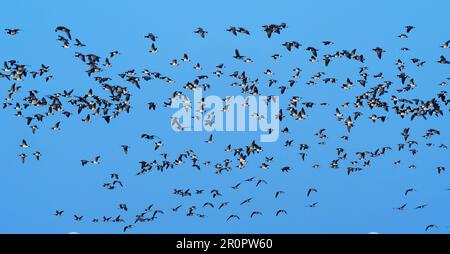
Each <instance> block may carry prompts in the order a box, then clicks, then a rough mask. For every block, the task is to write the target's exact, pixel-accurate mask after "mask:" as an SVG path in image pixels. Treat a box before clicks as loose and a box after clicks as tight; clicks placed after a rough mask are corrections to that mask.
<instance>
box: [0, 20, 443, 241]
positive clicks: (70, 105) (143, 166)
mask: <svg viewBox="0 0 450 254" xmlns="http://www.w3.org/2000/svg"><path fill="white" fill-rule="evenodd" d="M287 28H288V26H287V24H286V23H281V24H268V25H264V26H262V31H263V32H264V33H265V34H266V35H267V38H272V37H273V36H274V35H277V36H280V34H281V33H282V32H283V30H284V29H287ZM414 29H415V27H414V26H406V27H405V30H404V32H402V33H401V34H400V35H398V37H399V38H400V39H402V40H403V39H407V38H408V37H409V36H410V34H411V33H413V32H414ZM226 31H227V32H229V33H231V35H233V36H251V34H252V33H251V32H250V31H249V30H247V29H246V28H243V27H229V28H228V29H226ZM5 32H6V34H7V35H9V36H17V35H19V34H20V33H21V32H22V30H20V29H5ZM193 33H194V34H195V35H196V36H199V37H200V38H201V39H207V37H208V31H206V30H205V29H204V28H201V27H199V28H197V29H195V30H194V31H193ZM55 34H56V36H57V40H58V41H59V42H60V43H61V47H62V48H64V49H67V50H70V49H76V50H75V51H74V57H75V58H76V59H77V61H80V63H82V64H84V65H85V66H86V69H85V72H86V74H85V75H87V76H88V77H89V78H91V79H92V80H93V81H94V82H95V83H97V84H98V85H99V86H100V87H101V88H102V90H103V93H99V94H96V93H94V90H93V89H89V90H88V91H87V92H86V93H82V94H77V93H76V92H75V91H74V90H69V91H67V90H64V91H61V92H57V93H53V94H41V93H40V91H37V90H28V91H25V92H24V93H21V92H22V91H23V90H24V89H26V88H25V87H23V86H22V85H21V83H22V82H23V81H25V80H29V79H32V80H36V81H40V82H51V80H53V79H54V76H53V74H52V73H51V67H50V66H46V65H45V64H42V65H41V66H39V67H38V68H34V69H32V68H31V67H30V66H29V65H27V64H22V63H20V62H19V61H18V60H7V61H5V62H4V64H3V68H2V70H1V72H0V82H1V83H5V82H9V84H10V88H9V90H8V95H7V97H6V98H5V99H4V102H3V109H4V110H13V111H14V112H15V116H16V117H19V118H22V119H24V124H26V125H27V126H28V127H29V129H30V131H31V132H32V133H33V134H38V133H39V131H40V128H41V127H40V125H41V123H42V122H43V121H52V120H51V119H52V116H54V115H62V116H63V117H62V118H61V119H62V120H60V121H57V122H55V123H54V124H53V127H52V128H51V131H55V132H56V131H60V130H61V128H62V126H63V124H64V122H63V119H64V118H70V117H75V116H76V115H80V116H81V117H80V120H81V121H82V122H84V123H85V124H89V123H91V122H92V120H94V119H95V118H100V119H103V120H104V121H106V122H107V123H110V122H111V121H113V120H114V119H115V118H118V117H119V116H120V115H121V114H123V113H130V112H132V106H131V105H132V104H131V103H132V92H133V91H136V90H135V89H141V86H142V84H143V83H145V82H152V81H153V80H161V81H164V82H166V83H167V85H169V86H168V87H169V89H170V88H171V87H173V86H175V84H176V81H175V79H172V78H171V77H169V76H168V75H164V74H162V73H160V72H157V71H156V70H148V69H143V70H140V71H138V70H135V69H130V70H126V71H124V72H122V73H117V74H116V76H112V75H109V76H106V75H103V73H104V72H105V70H106V69H108V68H110V67H111V66H112V65H113V64H114V61H115V59H116V57H118V56H119V55H120V54H121V53H120V52H119V51H112V52H110V53H109V54H108V55H106V56H99V55H96V54H94V53H92V52H87V51H86V50H84V48H85V47H86V45H85V44H84V43H83V42H82V40H81V39H80V38H75V37H73V35H72V31H71V30H70V29H69V28H67V27H64V26H58V27H56V28H55ZM144 39H145V40H148V41H149V53H150V54H157V53H158V46H157V43H158V36H156V35H155V34H153V33H148V34H147V35H145V36H144ZM322 44H323V47H324V49H322V48H318V47H312V46H307V47H304V49H305V50H306V51H307V52H308V54H310V55H309V62H310V63H311V64H314V63H318V64H320V63H322V64H323V66H324V68H327V67H328V66H329V65H330V64H333V65H334V64H338V63H339V62H342V61H344V60H348V61H356V62H357V63H358V64H359V65H360V67H359V73H358V75H359V77H360V78H359V79H358V80H351V79H350V78H347V79H345V80H344V81H338V79H337V78H335V77H332V76H328V75H327V74H326V73H325V72H318V73H317V74H316V75H314V76H313V77H311V78H310V79H309V80H307V81H304V82H303V83H304V84H306V85H307V86H316V85H320V84H341V85H340V86H341V88H342V89H343V90H349V89H351V88H352V87H353V86H355V85H358V86H361V87H363V89H364V90H365V91H364V92H363V93H361V94H358V95H356V96H355V97H354V100H353V101H348V102H345V103H343V104H342V105H341V106H340V107H337V108H336V109H335V113H334V117H335V118H336V120H337V122H338V123H339V125H341V126H342V128H343V132H344V134H343V135H342V136H341V137H340V139H341V140H343V141H346V140H348V139H349V138H350V135H351V131H352V128H355V126H357V123H358V122H359V121H364V120H363V119H364V118H365V119H368V120H367V121H371V122H373V123H377V122H380V121H381V122H385V121H388V120H389V119H390V118H391V117H395V116H397V117H400V118H405V119H409V120H411V121H413V120H414V119H416V118H423V119H428V118H431V117H441V116H443V115H444V113H445V112H447V111H448V107H447V106H448V104H449V102H450V98H448V95H447V92H446V91H441V92H439V93H437V94H436V95H435V96H434V97H432V98H429V99H423V98H408V97H407V93H408V92H409V91H411V90H413V89H415V88H416V86H417V85H416V83H415V80H414V77H412V76H410V75H412V74H411V72H408V73H407V72H406V70H407V69H408V68H410V67H411V65H415V66H416V67H417V68H422V67H424V66H425V64H427V65H428V62H427V61H425V60H423V59H419V58H412V59H408V60H407V59H400V58H399V59H398V60H397V61H396V62H395V63H394V64H395V67H396V69H397V70H398V75H397V77H395V78H394V79H387V78H385V77H384V76H383V73H376V72H372V73H371V72H370V71H371V69H370V68H369V67H368V66H366V65H365V60H366V57H374V58H377V59H379V60H380V61H381V60H383V57H384V55H385V54H389V53H390V52H387V50H385V49H383V48H381V47H375V48H373V49H372V51H373V52H370V54H369V55H363V53H361V52H359V51H358V50H357V49H350V50H348V49H343V50H338V51H335V52H330V53H326V54H323V55H320V54H319V52H320V51H322V50H323V51H326V50H327V47H330V46H331V45H333V44H334V43H333V42H332V41H323V42H322ZM280 46H282V47H283V48H284V49H285V50H286V51H287V53H289V52H292V51H294V50H299V49H300V48H302V47H303V45H302V43H300V42H298V41H286V42H284V43H283V44H282V45H280ZM449 46H450V40H449V41H445V42H443V44H442V45H440V47H441V48H442V49H443V50H445V49H448V48H449ZM400 50H401V51H402V52H406V51H409V50H410V49H409V48H406V47H404V48H401V49H400ZM231 57H232V58H234V59H235V60H233V61H240V62H243V63H252V62H253V61H254V60H253V59H252V58H251V57H250V56H247V55H243V54H242V53H241V51H240V50H239V49H236V50H235V51H234V54H233V55H231V54H230V58H231ZM281 57H282V55H281V54H278V53H277V54H273V55H272V56H271V58H273V59H274V60H277V59H279V58H281ZM168 62H169V64H170V65H171V66H173V67H177V66H178V65H179V64H180V63H181V62H184V63H190V62H191V59H190V57H189V56H188V55H187V54H184V55H183V56H182V57H181V59H173V60H170V61H168ZM429 64H430V65H431V64H441V65H448V64H450V61H449V60H447V58H446V57H445V56H444V51H443V53H442V55H438V56H436V59H435V60H434V61H433V62H432V63H429ZM192 68H193V69H194V70H196V71H197V72H198V73H200V72H203V73H202V74H200V75H196V77H195V78H194V79H193V80H192V81H189V82H187V83H186V84H185V85H184V86H183V87H182V88H180V87H179V89H178V90H175V91H173V93H172V96H171V97H170V98H167V100H163V101H152V102H148V110H150V111H154V110H160V108H161V107H163V108H167V107H170V106H171V101H172V100H173V99H182V100H183V101H184V102H185V107H190V106H191V105H189V100H188V96H187V95H186V91H188V90H193V89H196V88H201V89H203V90H204V91H206V90H208V89H210V88H211V86H210V85H209V84H208V83H207V82H206V80H208V78H209V76H208V75H210V74H209V73H211V75H214V76H216V77H217V78H221V77H222V76H226V75H228V76H229V77H230V78H232V79H233V82H232V83H231V84H230V85H231V86H232V87H236V88H237V89H239V91H240V93H242V94H244V95H245V94H247V95H260V92H259V91H260V90H261V89H260V88H261V87H262V86H265V87H272V86H274V85H275V86H278V87H277V89H278V90H274V91H275V93H274V94H272V95H269V96H268V98H269V100H272V99H274V98H275V96H277V95H278V96H284V94H285V93H286V92H287V91H288V90H293V89H294V87H295V86H299V85H300V84H299V83H300V80H301V78H302V76H301V73H302V69H301V68H298V67H297V68H294V69H293V70H292V77H290V78H289V79H288V80H287V81H280V80H277V79H275V78H273V75H274V73H273V71H272V70H270V69H266V70H264V72H263V74H264V75H265V76H267V77H269V79H268V81H267V83H263V82H261V81H260V79H259V78H252V77H250V76H249V75H248V74H246V72H245V71H230V72H229V73H228V74H226V72H227V71H226V66H225V64H224V63H220V64H217V65H216V68H215V70H214V71H211V72H209V73H205V69H204V68H203V67H202V65H201V64H200V63H195V64H193V66H192ZM117 79H120V82H121V83H124V84H125V85H117V84H113V83H120V82H116V80H117ZM261 80H262V79H261ZM448 80H450V78H448V77H447V78H446V80H443V81H442V82H441V83H440V84H439V85H440V86H442V87H445V86H447V82H448ZM280 83H285V84H284V85H283V84H281V85H278V84H280ZM372 83H376V84H375V85H370V84H372ZM183 89H184V91H183ZM277 91H278V92H277ZM388 94H390V96H389V95H388ZM19 96H21V97H19ZM224 101H225V102H226V103H227V102H228V99H227V98H224ZM228 106H229V105H228V104H227V105H226V106H225V107H224V108H223V111H224V112H226V111H227V110H228ZM316 106H323V107H326V106H328V103H326V102H321V103H317V102H310V101H302V98H301V97H300V96H297V95H294V96H292V97H290V98H289V103H288V105H287V106H283V107H282V109H280V110H279V112H278V113H277V118H278V119H279V120H280V121H281V122H280V124H281V125H283V123H284V122H285V121H283V120H284V119H285V118H291V119H293V120H294V121H302V120H305V119H307V118H308V116H309V114H308V111H309V110H310V109H311V108H313V107H316ZM363 108H364V109H366V110H367V111H371V112H375V111H376V110H377V112H384V114H375V113H373V114H370V115H367V116H365V117H363V116H364V115H365V114H366V112H363ZM367 108H369V109H370V110H369V109H367ZM200 109H201V110H200V111H199V112H196V113H195V114H198V115H201V116H205V117H204V118H203V119H206V120H205V123H208V124H210V125H212V124H214V117H215V116H214V115H213V114H211V113H209V114H208V112H207V110H206V106H205V105H201V107H200ZM253 117H259V118H261V117H265V116H263V115H256V116H253ZM172 125H174V126H176V127H177V128H178V129H179V130H183V129H184V128H185V127H184V126H183V124H182V123H181V122H180V119H177V118H173V119H172ZM292 129H294V130H295V126H282V129H281V132H282V134H286V135H287V134H289V133H291V130H292ZM269 131H274V130H269ZM398 135H399V137H400V135H401V139H402V140H403V141H404V142H401V143H398V144H394V145H393V146H384V147H378V148H376V149H374V150H371V151H358V152H356V153H355V154H349V153H347V151H346V149H345V147H344V146H342V147H336V157H335V158H332V159H331V160H330V163H329V167H330V168H333V169H339V168H342V167H344V168H345V169H346V174H348V175H352V174H358V173H359V172H361V171H363V170H365V169H366V168H368V167H370V166H371V164H372V163H371V161H372V160H376V159H377V158H380V157H383V156H384V155H385V154H386V153H389V152H390V151H391V150H398V151H401V150H407V152H408V153H410V155H411V156H414V155H415V154H416V153H417V152H418V150H419V146H420V145H421V144H422V142H423V143H424V144H425V145H426V146H427V147H432V146H436V147H438V148H439V149H442V150H445V149H447V145H446V144H444V143H434V142H431V141H430V140H431V138H432V137H433V136H436V135H440V131H439V130H437V129H428V130H427V131H426V133H424V134H423V136H422V139H423V140H418V139H413V138H412V137H411V128H405V129H403V130H402V131H401V132H399V134H398ZM315 136H317V138H318V140H319V142H318V144H319V145H325V144H326V140H327V139H328V136H327V130H326V129H320V130H318V131H317V132H316V133H315ZM140 138H141V139H142V140H144V141H146V142H150V143H151V145H152V147H153V149H154V151H161V150H163V148H162V147H163V146H164V140H162V139H161V138H160V137H158V136H157V135H156V134H153V133H152V134H148V133H143V134H142V135H141V137H140ZM204 142H205V143H207V144H208V145H211V146H213V144H214V134H208V136H207V137H206V138H205V140H204ZM294 145H295V143H294V140H293V139H288V140H286V141H284V143H283V144H282V146H283V147H291V146H294ZM296 145H297V146H298V149H299V155H300V158H301V160H303V161H305V160H307V156H308V152H309V151H310V149H311V147H312V145H311V144H296ZM19 147H20V149H21V153H20V154H19V159H20V161H21V162H22V163H24V164H25V163H26V162H27V160H29V159H30V157H31V158H34V159H36V160H40V159H41V157H42V156H50V155H46V154H44V155H42V154H41V152H40V151H35V150H32V151H30V150H31V148H32V147H33V144H31V146H30V145H29V143H28V142H27V141H26V140H25V139H23V140H22V141H21V142H20V145H19ZM118 147H120V149H122V151H123V153H124V154H125V155H127V154H128V153H129V151H130V150H131V149H132V147H130V146H129V145H127V144H118ZM222 149H224V150H225V151H226V152H228V153H229V157H228V158H226V159H224V160H223V161H209V160H203V159H201V155H200V154H197V153H196V152H195V151H194V150H191V149H189V150H186V151H185V152H183V153H180V154H176V155H173V156H172V155H169V154H168V153H166V152H162V153H161V155H160V157H159V158H157V159H154V160H151V161H146V160H142V161H139V162H138V169H137V170H136V172H135V174H136V176H141V175H145V174H148V173H151V172H154V171H160V172H164V171H167V170H170V169H173V168H176V167H181V166H183V167H189V166H191V167H192V168H193V169H195V170H204V169H213V170H214V171H215V173H216V174H217V175H222V174H226V173H228V172H230V171H232V170H234V169H243V168H245V167H246V166H247V164H248V162H249V160H251V158H252V157H257V156H262V154H264V153H263V146H262V144H259V143H258V142H256V141H255V140H253V141H251V142H248V143H247V145H245V146H234V145H232V144H229V145H228V146H226V147H225V148H222ZM264 156H265V155H264ZM206 157H207V155H206ZM274 160H276V159H275V158H274V156H265V158H264V162H263V163H261V164H260V165H259V169H261V170H269V169H272V166H271V164H272V162H273V161H274ZM400 163H401V162H400V161H395V162H394V164H395V165H398V164H400ZM99 164H101V156H100V155H98V156H95V157H93V158H82V159H80V166H81V167H88V166H91V165H99ZM186 165H187V166H186ZM319 167H322V165H319V164H314V165H312V168H313V169H317V168H319ZM435 167H436V173H437V174H442V173H444V172H445V170H446V168H445V165H436V166H435ZM409 168H415V165H414V164H412V165H409ZM293 169H294V167H293V166H291V165H285V166H283V167H281V168H279V169H275V170H280V171H281V172H283V173H289V172H290V171H291V170H293ZM109 178H110V180H109V181H108V182H107V183H103V185H102V187H103V188H105V189H107V190H115V189H118V188H124V186H125V184H124V183H123V182H122V180H121V178H120V176H119V174H118V173H112V174H110V176H109ZM250 184H253V185H254V186H256V187H257V188H261V187H262V186H264V185H267V184H268V180H267V179H260V178H256V177H251V178H248V179H243V180H242V181H239V182H237V183H236V184H235V185H233V186H231V189H233V190H238V189H239V188H240V187H241V186H242V185H250ZM225 188H229V187H225ZM449 190H450V189H449ZM318 191H319V190H318V189H316V188H313V187H311V188H309V189H307V190H306V191H305V195H306V196H307V197H310V196H314V195H315V193H317V192H318ZM414 191H415V189H414V188H410V189H407V190H406V191H405V193H404V195H405V196H406V195H410V194H411V193H412V192H414ZM223 193H224V190H219V189H212V190H206V189H191V188H177V189H174V190H173V195H177V196H180V197H189V196H192V195H204V196H207V197H208V201H206V202H205V203H203V204H199V205H191V206H185V204H177V205H176V206H174V207H173V208H170V209H162V208H160V207H157V206H156V205H153V204H152V205H149V206H148V207H146V208H145V209H143V210H142V211H141V212H140V213H138V214H135V216H134V218H133V219H126V218H124V217H126V216H125V215H124V214H126V213H127V211H128V207H127V204H125V203H120V204H118V205H117V208H118V209H119V210H120V211H121V212H122V213H120V214H119V215H115V216H106V215H105V216H99V217H94V218H91V219H90V220H91V221H92V222H93V223H98V222H104V223H106V222H112V223H123V232H126V231H129V230H130V229H132V228H133V227H135V226H137V225H139V224H141V223H145V222H152V221H155V220H157V219H159V218H160V217H162V216H164V215H166V214H168V213H177V212H178V213H179V212H184V213H185V214H186V216H190V217H199V218H205V217H206V216H207V209H218V210H220V211H223V213H225V216H224V221H234V220H240V219H241V218H242V217H243V216H248V217H250V218H253V217H255V216H263V212H262V211H260V210H258V209H255V210H253V211H252V212H251V213H250V214H248V215H244V214H239V213H237V212H230V211H229V209H227V206H229V205H230V202H228V201H226V199H224V198H223V196H224V194H223ZM285 194H286V193H285V192H284V191H283V190H279V191H276V192H275V193H274V194H273V195H274V197H275V198H279V197H280V196H282V195H285ZM252 199H253V198H252V197H248V198H243V199H242V201H241V202H239V203H238V204H235V205H237V206H238V207H240V206H249V205H251V203H252ZM306 206H307V207H308V208H316V207H317V206H318V202H311V203H310V204H307V205H306ZM406 207H407V204H406V203H405V204H402V205H401V206H400V207H396V208H394V209H396V210H399V211H403V210H405V209H407V208H406ZM426 207H427V204H419V205H417V206H416V207H415V209H425V208H426ZM65 214H66V212H65V211H64V210H62V209H61V210H57V211H56V212H55V213H54V215H55V216H57V217H61V216H64V215H65ZM264 215H266V213H264ZM273 215H274V216H286V215H288V211H287V210H285V209H276V210H275V211H273ZM72 216H73V219H74V220H75V221H82V220H85V218H84V216H83V215H79V214H75V215H74V214H72ZM437 227H438V225H434V224H431V225H428V226H426V228H425V230H426V231H428V230H431V229H433V228H437Z"/></svg>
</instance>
